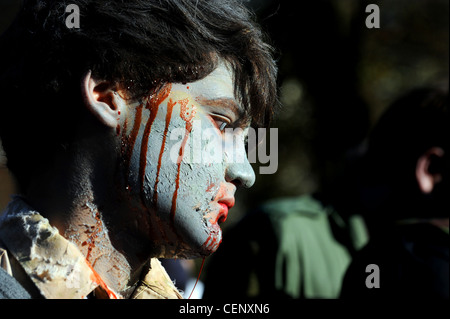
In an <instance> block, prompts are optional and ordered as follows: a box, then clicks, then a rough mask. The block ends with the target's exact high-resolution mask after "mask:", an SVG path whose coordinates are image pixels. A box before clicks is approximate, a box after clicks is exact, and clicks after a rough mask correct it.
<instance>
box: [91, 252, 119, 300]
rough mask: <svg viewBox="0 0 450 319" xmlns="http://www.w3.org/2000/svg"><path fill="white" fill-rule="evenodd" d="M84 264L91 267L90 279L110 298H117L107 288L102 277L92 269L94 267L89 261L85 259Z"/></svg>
mask: <svg viewBox="0 0 450 319" xmlns="http://www.w3.org/2000/svg"><path fill="white" fill-rule="evenodd" d="M86 264H87V265H88V266H89V268H91V270H92V274H91V277H90V279H91V280H92V281H93V282H95V283H96V284H97V285H99V286H100V287H101V288H102V289H103V290H104V291H105V292H106V293H107V294H108V297H109V298H110V299H118V297H117V295H116V294H115V293H114V292H113V291H112V290H111V289H109V288H108V286H107V285H106V283H105V282H104V281H103V279H102V278H101V277H100V275H99V274H98V273H97V272H96V271H95V270H94V267H92V265H91V264H90V263H89V261H86Z"/></svg>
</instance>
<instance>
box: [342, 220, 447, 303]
mask: <svg viewBox="0 0 450 319" xmlns="http://www.w3.org/2000/svg"><path fill="white" fill-rule="evenodd" d="M369 264H375V265H377V266H378V268H379V283H380V286H379V288H368V287H367V286H366V279H367V277H368V276H369V275H371V273H373V272H372V271H370V272H366V267H367V265H369ZM341 297H342V298H364V299H368V298H396V299H398V298H422V299H423V298H449V235H448V233H447V232H445V231H444V230H443V229H441V228H439V227H437V226H434V225H431V224H429V223H417V224H410V225H396V226H391V227H388V228H386V229H384V230H383V231H380V232H378V233H377V236H376V237H371V240H370V242H369V244H368V245H367V246H366V247H365V248H363V249H362V250H361V251H360V252H359V253H358V254H357V255H356V256H355V258H354V259H353V262H352V263H351V265H350V267H349V268H348V270H347V272H346V275H345V278H344V282H343V288H342V293H341Z"/></svg>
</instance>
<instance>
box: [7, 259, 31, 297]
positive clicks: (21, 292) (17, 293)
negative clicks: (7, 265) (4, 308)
mask: <svg viewBox="0 0 450 319" xmlns="http://www.w3.org/2000/svg"><path fill="white" fill-rule="evenodd" d="M0 299H31V296H30V295H29V294H28V292H27V291H26V290H25V289H24V288H23V287H22V286H21V285H20V284H19V282H18V281H17V280H16V279H14V277H12V276H10V275H9V274H8V273H7V272H6V271H5V270H3V268H1V267H0Z"/></svg>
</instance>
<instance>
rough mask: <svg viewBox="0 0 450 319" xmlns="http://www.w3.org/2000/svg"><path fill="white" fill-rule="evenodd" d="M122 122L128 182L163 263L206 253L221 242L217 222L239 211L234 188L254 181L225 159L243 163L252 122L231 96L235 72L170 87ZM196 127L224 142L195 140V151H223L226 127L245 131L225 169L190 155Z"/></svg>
mask: <svg viewBox="0 0 450 319" xmlns="http://www.w3.org/2000/svg"><path fill="white" fill-rule="evenodd" d="M125 121H126V127H123V126H125ZM125 121H124V123H122V129H123V131H122V132H123V133H122V138H123V139H124V143H123V144H124V145H127V146H126V147H125V151H124V156H125V172H124V173H125V176H126V181H125V184H126V189H127V191H128V192H129V194H130V197H131V198H132V199H134V203H135V208H136V210H139V211H141V214H142V216H141V217H140V218H143V219H144V220H145V222H143V223H141V224H142V226H144V225H145V227H144V229H140V231H141V232H142V233H143V234H145V233H147V234H149V239H151V242H152V243H153V245H155V243H157V244H156V246H158V247H159V248H160V249H161V251H160V254H161V255H163V256H165V257H174V256H178V257H180V256H181V257H193V256H204V255H209V254H210V253H212V252H213V251H215V250H216V249H217V248H218V246H219V243H220V242H221V240H222V235H221V230H220V227H219V226H218V224H219V223H220V222H222V221H224V220H226V218H227V214H228V210H229V209H230V208H231V207H233V205H234V195H235V192H236V186H237V185H244V186H246V187H249V186H251V185H252V184H253V182H254V179H255V176H254V172H253V170H252V168H251V166H250V164H249V163H248V161H247V160H245V161H244V163H233V162H232V161H231V160H229V158H228V157H227V153H230V152H235V153H239V152H240V153H241V156H243V157H245V152H246V151H245V145H244V139H245V134H246V133H245V132H246V131H245V130H244V129H245V128H246V127H247V126H248V121H249V119H248V118H247V117H245V113H244V110H243V109H242V107H241V106H240V105H239V104H238V102H237V100H236V99H235V97H234V91H233V82H232V74H231V73H230V72H229V70H228V69H227V68H226V66H225V65H224V64H221V65H220V66H219V67H218V68H217V69H216V70H215V71H214V72H213V73H211V74H210V75H208V76H207V77H206V78H204V79H202V80H200V81H197V82H194V83H187V84H179V83H177V84H168V85H166V86H165V87H164V88H162V89H161V90H159V92H157V93H155V94H154V95H153V96H150V97H149V99H148V100H146V101H143V103H139V104H137V105H136V104H135V105H133V107H130V108H129V112H128V113H127V114H126V117H125ZM136 121H138V122H140V124H139V125H138V126H137V124H136ZM194 121H200V122H197V123H201V128H200V129H201V130H205V129H214V131H215V132H216V134H217V135H218V137H217V138H215V139H212V140H213V142H216V143H221V144H220V145H217V147H211V145H205V144H206V143H202V142H201V141H195V142H197V145H198V146H197V148H195V147H194V149H193V152H206V151H207V150H206V146H207V147H208V149H209V150H210V149H211V148H213V149H214V148H217V149H221V148H222V146H226V145H227V143H225V140H226V139H229V138H233V137H232V136H228V135H230V134H229V133H228V132H226V130H225V128H226V127H242V128H243V130H240V131H238V130H236V131H235V132H237V133H235V134H240V135H241V136H238V137H237V140H239V141H242V142H241V143H239V144H238V145H235V146H236V147H235V149H233V150H229V149H226V148H225V149H224V154H223V156H222V157H223V161H222V162H221V163H203V162H202V163H192V162H191V161H189V158H186V152H187V149H188V148H189V149H190V148H191V145H190V143H195V142H194V141H193V140H192V138H190V139H188V138H187V136H189V137H193V136H195V135H196V133H198V132H196V131H195V130H196V129H199V127H198V126H194V125H193V123H194ZM175 128H184V136H183V138H180V140H178V141H173V140H170V139H169V136H170V134H171V133H172V131H173V130H174V129H175ZM162 133H163V134H162ZM197 136H198V134H197ZM234 138H236V137H234ZM130 140H131V141H135V142H134V143H128V142H129V141H130ZM143 143H145V144H143ZM163 143H164V144H163ZM231 146H232V145H231ZM231 146H230V147H231ZM130 148H131V149H130ZM171 150H172V151H173V150H175V151H176V152H177V153H178V155H179V156H178V161H177V162H179V163H177V162H174V161H173V160H172V159H171V157H170V151H171ZM127 154H128V158H127Z"/></svg>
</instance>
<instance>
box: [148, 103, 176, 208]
mask: <svg viewBox="0 0 450 319" xmlns="http://www.w3.org/2000/svg"><path fill="white" fill-rule="evenodd" d="M175 104H176V102H175V103H174V102H173V101H172V99H170V100H169V102H167V114H166V126H165V127H164V135H163V140H162V144H161V150H160V151H159V159H158V167H157V170H156V180H155V187H154V193H153V202H154V204H155V205H156V204H157V202H158V183H159V171H160V170H161V162H162V156H163V153H164V145H165V144H166V137H167V132H168V131H169V124H170V118H171V117H172V111H173V107H174V106H175Z"/></svg>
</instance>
